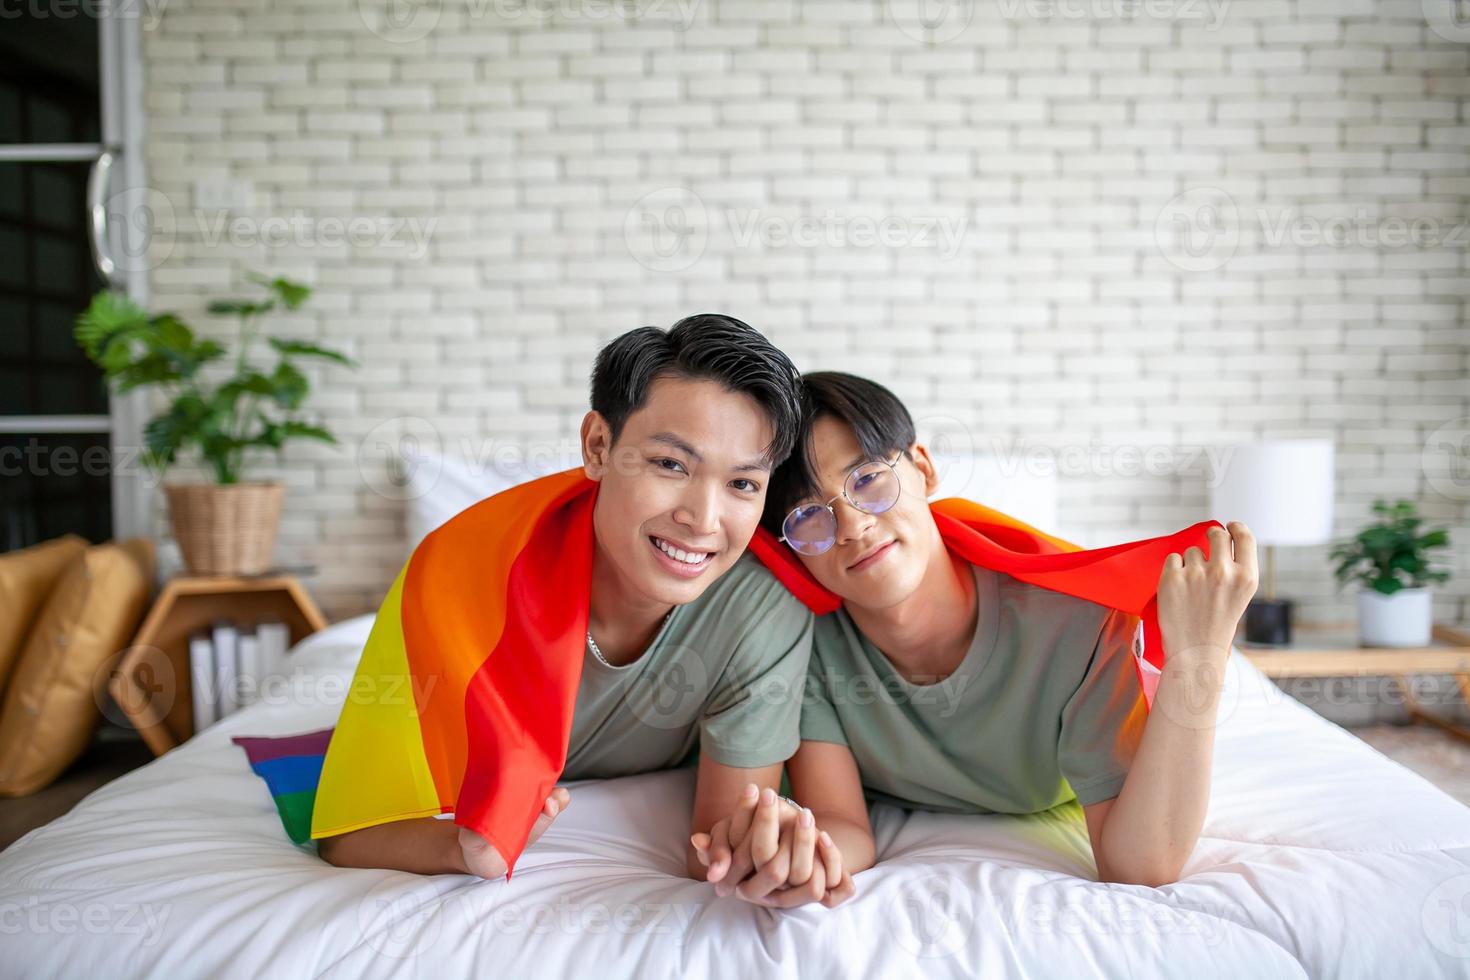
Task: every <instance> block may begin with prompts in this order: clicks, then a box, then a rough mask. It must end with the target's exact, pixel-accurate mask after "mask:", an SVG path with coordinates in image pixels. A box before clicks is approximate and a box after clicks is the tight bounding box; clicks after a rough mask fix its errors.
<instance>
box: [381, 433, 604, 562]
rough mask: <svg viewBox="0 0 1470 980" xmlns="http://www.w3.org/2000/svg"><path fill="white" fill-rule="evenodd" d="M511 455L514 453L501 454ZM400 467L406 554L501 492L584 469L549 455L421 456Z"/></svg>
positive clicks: (569, 458) (575, 460)
mask: <svg viewBox="0 0 1470 980" xmlns="http://www.w3.org/2000/svg"><path fill="white" fill-rule="evenodd" d="M498 455H510V454H498ZM399 465H400V466H401V467H402V473H401V478H402V481H403V491H402V493H403V497H404V503H405V507H406V511H405V515H404V516H405V522H406V524H407V526H408V550H409V553H410V554H412V553H413V549H414V548H417V547H418V546H419V542H420V541H422V540H424V538H425V537H426V536H427V535H428V533H429V532H430V531H432V530H434V529H435V528H436V527H438V526H439V525H441V524H443V523H444V522H445V521H447V520H449V519H450V518H451V517H453V516H454V515H455V514H458V513H459V512H460V511H462V510H464V509H465V508H466V507H469V506H470V505H472V504H477V503H479V502H480V501H482V500H484V499H485V498H486V497H492V496H494V495H495V494H497V493H500V492H501V491H503V490H509V489H510V488H511V487H514V486H517V485H519V484H522V483H525V482H527V481H528V480H534V479H537V478H538V477H543V476H548V475H550V474H552V473H558V472H560V471H562V470H566V469H570V468H572V467H573V466H580V465H582V457H581V454H577V455H575V456H573V455H570V454H562V455H559V456H546V455H545V454H533V455H531V457H530V458H528V457H527V454H525V453H520V454H515V455H514V457H513V458H511V459H500V458H497V459H495V460H490V461H480V460H470V459H463V458H460V457H456V456H443V455H440V454H437V453H419V454H416V455H412V456H406V457H405V458H404V459H403V460H402V462H401V463H400V464H399Z"/></svg>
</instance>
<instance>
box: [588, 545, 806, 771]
mask: <svg viewBox="0 0 1470 980" xmlns="http://www.w3.org/2000/svg"><path fill="white" fill-rule="evenodd" d="M593 639H596V637H595V636H594V637H593ZM811 641H812V614H811V612H810V611H809V610H808V609H807V608H806V606H804V605H802V604H801V603H800V602H799V601H797V600H796V599H795V598H793V597H792V595H791V594H790V593H789V592H787V591H786V589H785V587H784V586H782V585H781V583H780V582H778V581H777V580H776V578H775V576H773V575H772V574H771V573H770V572H769V571H767V570H766V568H765V566H763V565H762V564H760V562H759V561H757V560H756V559H755V558H753V557H751V556H750V555H743V556H742V557H741V558H740V560H739V561H737V562H736V563H735V564H734V565H733V566H731V568H730V570H729V571H728V572H726V573H725V574H724V575H722V576H720V578H719V580H718V581H717V582H715V583H714V584H712V585H711V586H710V587H709V588H708V589H706V590H705V592H704V594H703V595H701V596H700V597H699V598H698V599H695V600H694V601H693V602H690V603H688V604H686V605H682V606H675V607H674V610H673V612H672V613H671V614H670V616H669V618H668V620H667V621H666V622H665V623H664V625H663V626H662V628H661V629H660V630H659V632H658V634H657V635H656V636H655V637H654V640H653V642H652V643H651V644H650V645H649V647H648V649H647V650H645V651H644V652H643V655H642V656H640V657H639V658H638V659H637V660H635V661H633V662H632V663H630V664H627V665H624V666H621V667H609V666H607V665H606V664H604V663H602V662H601V661H600V660H598V659H597V658H596V657H595V656H593V654H592V651H591V648H590V647H589V648H587V649H586V650H585V651H584V653H583V661H582V679H581V683H580V686H579V687H578V688H577V700H576V705H575V707H574V709H573V714H572V732H571V739H570V742H569V744H568V746H567V764H566V768H565V770H563V776H564V778H567V779H592V778H608V777H612V776H627V775H632V774H633V773H640V772H650V771H652V770H655V769H667V768H670V767H672V766H676V765H679V764H680V763H681V762H684V761H685V760H686V759H687V757H688V756H689V755H690V754H691V752H692V751H693V750H694V749H695V748H696V747H697V748H698V750H699V752H700V753H701V754H704V755H708V756H710V757H711V758H712V759H714V760H715V761H716V762H719V763H722V764H724V765H727V766H736V767H739V768H757V767H760V766H769V765H775V764H776V763H780V762H784V761H786V760H787V759H789V758H791V756H792V755H793V754H794V753H795V752H796V747H797V745H798V735H797V726H798V723H799V719H800V715H801V697H800V692H801V689H802V684H803V681H804V680H805V678H806V670H807V658H808V656H809V655H810V653H811Z"/></svg>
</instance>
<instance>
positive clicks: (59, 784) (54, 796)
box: [0, 725, 1470, 850]
mask: <svg viewBox="0 0 1470 980" xmlns="http://www.w3.org/2000/svg"><path fill="white" fill-rule="evenodd" d="M1352 732H1353V734H1354V735H1356V736H1358V737H1359V738H1361V739H1362V740H1363V741H1365V742H1367V743H1368V744H1369V745H1371V746H1373V747H1374V748H1375V749H1377V750H1378V751H1379V752H1382V753H1383V754H1384V755H1386V756H1388V757H1389V758H1390V759H1393V760H1394V761H1395V762H1398V763H1401V764H1402V765H1405V766H1407V767H1408V768H1410V769H1413V770H1414V771H1415V772H1417V773H1419V774H1420V775H1421V776H1423V777H1424V778H1426V779H1428V780H1429V781H1430V782H1431V783H1434V784H1435V785H1436V786H1438V787H1439V788H1440V789H1442V790H1444V791H1445V792H1446V793H1448V794H1450V795H1451V796H1453V797H1455V798H1456V799H1458V800H1460V801H1461V802H1462V803H1465V804H1466V805H1467V806H1470V742H1463V741H1460V740H1459V739H1456V738H1454V737H1452V736H1450V735H1447V734H1445V733H1444V732H1441V731H1439V730H1438V729H1434V728H1430V727H1428V726H1425V725H1412V726H1402V725H1373V726H1370V727H1367V728H1354V729H1352ZM108 734H109V735H110V736H112V737H107V738H104V739H101V740H99V741H97V742H96V743H94V744H93V746H92V748H91V749H89V750H88V752H87V754H86V755H84V756H82V758H81V759H79V760H77V763H76V765H74V766H72V767H71V769H70V770H68V771H67V772H66V773H65V774H64V775H62V777H61V778H60V779H58V780H57V781H56V782H55V783H52V784H51V785H50V786H48V787H46V788H45V789H43V790H41V791H40V792H39V793H35V794H32V795H31V796H24V797H20V798H19V799H0V850H3V849H4V848H6V847H9V846H10V845H11V844H13V843H14V842H15V841H17V840H19V839H20V838H21V837H23V836H24V835H25V834H26V833H27V832H28V831H30V830H32V829H33V828H36V827H39V826H41V825H42V824H45V823H49V822H50V821H52V820H55V819H56V818H57V817H59V816H61V815H62V814H64V813H66V812H67V811H68V810H70V809H71V808H72V807H73V806H75V805H76V804H77V803H78V802H79V801H80V800H81V799H82V797H84V796H86V795H87V794H88V793H90V792H92V791H93V790H94V789H97V788H98V787H99V786H102V785H105V784H106V783H108V782H111V781H112V780H114V779H116V778H117V777H118V776H121V775H122V774H123V773H126V772H129V771H130V770H133V769H136V768H137V767H139V766H141V765H144V764H146V763H148V762H151V761H152V760H153V754H152V753H151V752H149V751H148V749H147V747H146V746H144V745H143V743H142V742H141V741H137V740H136V739H133V738H123V737H121V736H120V733H116V732H110V733H108ZM241 765H242V767H243V765H244V762H243V757H242V761H241Z"/></svg>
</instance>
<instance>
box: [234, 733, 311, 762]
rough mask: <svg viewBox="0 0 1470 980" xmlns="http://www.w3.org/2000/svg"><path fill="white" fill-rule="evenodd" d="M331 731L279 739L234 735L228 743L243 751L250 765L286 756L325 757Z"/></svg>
mask: <svg viewBox="0 0 1470 980" xmlns="http://www.w3.org/2000/svg"><path fill="white" fill-rule="evenodd" d="M332 731H333V730H332V729H330V728H323V729H322V730H321V731H319V732H307V733H305V734H303V735H283V736H281V737H280V738H267V737H264V736H262V737H251V736H247V735H236V736H235V737H234V738H232V739H230V741H231V742H234V743H235V744H236V745H238V746H240V748H242V749H244V750H245V756H246V758H248V759H249V760H250V764H251V765H255V764H256V763H258V762H269V761H270V760H271V759H279V758H281V757H282V756H288V755H325V754H326V752H327V743H328V742H330V741H331V740H332Z"/></svg>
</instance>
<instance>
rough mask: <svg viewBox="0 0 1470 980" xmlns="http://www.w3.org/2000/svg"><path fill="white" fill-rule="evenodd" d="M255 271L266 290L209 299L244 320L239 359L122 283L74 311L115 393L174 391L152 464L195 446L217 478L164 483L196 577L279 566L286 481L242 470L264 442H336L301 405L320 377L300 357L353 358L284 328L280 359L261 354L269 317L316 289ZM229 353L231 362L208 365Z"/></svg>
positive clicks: (157, 424)
mask: <svg viewBox="0 0 1470 980" xmlns="http://www.w3.org/2000/svg"><path fill="white" fill-rule="evenodd" d="M249 279H250V281H251V282H253V283H255V284H257V285H259V286H261V287H263V288H264V290H265V296H264V297H262V298H260V299H255V300H218V301H215V302H212V303H210V304H209V307H208V309H209V312H210V313H211V314H215V315H224V316H234V317H236V318H238V321H239V324H238V332H237V334H236V338H235V348H236V350H235V356H234V358H233V362H232V363H230V362H228V361H226V359H227V358H229V352H228V351H227V350H226V349H225V348H224V347H223V346H222V345H221V344H219V343H217V342H216V341H214V340H209V339H205V338H201V337H198V336H196V335H195V333H194V331H193V330H192V329H190V327H189V326H188V325H187V324H186V323H184V321H183V320H181V319H180V318H179V317H177V316H175V315H174V314H172V313H158V314H150V313H148V312H147V311H146V310H143V309H141V308H140V307H138V306H137V305H136V304H134V303H133V302H131V301H130V300H129V299H128V298H127V297H126V296H124V295H122V294H121V293H116V292H101V293H98V294H97V295H96V296H94V297H93V298H92V302H91V305H89V306H88V307H87V309H86V310H85V311H83V312H82V314H81V315H80V316H78V317H77V320H76V326H75V336H76V340H77V343H78V344H79V345H80V346H81V348H82V350H83V351H84V352H85V353H86V355H87V356H88V357H89V358H91V359H92V360H93V361H94V362H96V364H97V365H98V366H100V367H101V368H102V372H103V375H104V377H105V378H106V380H107V382H108V383H109V384H111V385H112V386H113V388H114V390H115V391H116V392H117V393H119V394H121V393H123V392H126V391H131V390H133V389H135V388H157V389H160V390H161V391H162V392H163V393H164V395H165V396H166V397H167V398H168V404H167V407H166V408H165V409H164V410H163V411H162V412H160V413H159V414H157V415H155V416H153V417H152V418H151V419H150V420H149V421H148V424H147V425H146V426H145V427H144V433H143V438H144V443H145V445H144V451H143V460H144V462H145V463H146V464H147V465H148V466H149V467H150V468H152V469H155V470H157V471H159V472H160V473H162V472H163V471H164V470H167V469H168V468H169V467H171V466H173V465H174V464H175V462H177V461H178V460H179V458H180V456H181V454H184V453H188V452H192V453H193V454H194V455H196V456H197V457H198V459H199V460H200V461H201V462H202V463H203V464H204V466H205V467H206V468H207V469H208V471H209V473H210V474H211V476H212V477H213V480H212V482H188V483H169V484H165V485H164V492H165V494H166V495H167V497H168V508H169V519H170V522H171V523H172V525H173V533H174V538H175V539H176V540H177V541H178V543H179V549H180V551H181V552H182V553H183V558H184V563H185V564H186V565H187V566H188V568H189V571H190V572H191V573H193V574H195V575H253V574H259V573H260V572H263V571H265V570H266V569H268V568H269V567H270V563H271V553H272V551H273V550H274V548H275V539H276V531H277V529H278V527H279V524H280V516H281V504H282V501H283V500H284V498H285V486H284V485H283V484H281V483H279V482H271V481H248V480H245V479H243V475H244V470H245V468H246V464H247V460H248V457H249V456H250V455H252V454H254V453H257V452H258V451H260V450H266V449H271V450H275V451H276V452H277V453H279V452H280V450H281V448H282V447H283V446H284V445H285V444H286V443H287V442H290V441H291V440H293V439H315V440H318V441H321V442H329V443H334V442H336V439H335V438H334V437H333V436H332V434H331V433H330V432H328V431H327V430H326V429H324V428H322V427H321V426H320V425H317V424H314V423H312V422H310V421H308V420H307V419H306V418H305V417H304V416H303V415H302V414H301V406H302V404H303V402H305V401H306V397H307V395H308V394H309V393H310V391H311V385H310V382H309V381H308V379H307V377H306V375H305V374H304V373H302V371H301V369H300V368H299V367H298V366H297V362H298V361H300V360H302V359H318V360H325V361H330V362H333V363H336V364H341V365H345V366H349V367H351V366H353V363H352V361H350V360H349V359H348V358H347V357H345V356H343V355H342V354H340V353H338V352H336V351H333V350H329V349H327V348H325V347H319V346H317V345H316V344H312V343H307V342H305V341H300V340H283V339H280V338H278V337H266V338H265V341H266V343H267V344H268V345H269V346H270V349H271V350H272V351H273V352H274V360H275V363H274V365H272V366H271V367H270V368H269V369H262V368H259V367H257V366H256V365H255V364H253V363H252V361H251V347H252V345H253V342H254V340H255V339H256V333H257V331H258V329H259V323H260V318H261V317H262V316H264V315H265V314H266V313H269V312H271V311H273V310H276V309H285V310H296V309H300V307H301V305H302V304H303V303H305V302H306V300H307V298H308V297H309V296H310V295H311V290H310V288H308V287H307V286H304V285H302V284H300V283H296V282H291V281H290V280H288V279H281V278H276V279H270V278H267V277H265V276H259V275H251V276H249ZM221 361H226V363H228V365H229V366H228V368H227V369H226V370H224V371H221V370H219V368H218V367H215V368H210V367H209V366H210V365H214V364H216V362H221ZM223 366H224V365H220V367H223Z"/></svg>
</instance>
